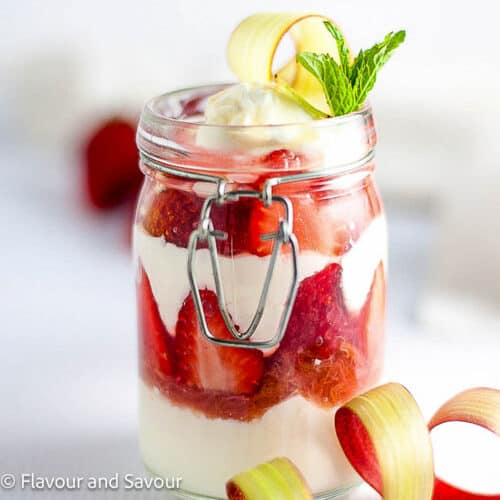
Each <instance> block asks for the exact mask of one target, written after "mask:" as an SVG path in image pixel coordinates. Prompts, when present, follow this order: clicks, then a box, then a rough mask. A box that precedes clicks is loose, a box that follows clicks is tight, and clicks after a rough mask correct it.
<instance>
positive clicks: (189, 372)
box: [175, 290, 264, 394]
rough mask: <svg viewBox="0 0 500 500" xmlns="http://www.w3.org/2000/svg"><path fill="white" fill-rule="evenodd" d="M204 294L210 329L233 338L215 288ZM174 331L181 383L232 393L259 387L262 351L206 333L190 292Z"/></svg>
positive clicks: (262, 368)
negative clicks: (229, 344)
mask: <svg viewBox="0 0 500 500" xmlns="http://www.w3.org/2000/svg"><path fill="white" fill-rule="evenodd" d="M201 298H202V302H203V308H204V311H205V315H206V317H207V322H208V326H209V328H210V331H211V332H212V333H213V334H214V335H215V336H216V337H218V338H221V339H231V338H232V336H231V334H230V332H229V331H228V330H227V328H226V326H225V324H224V320H223V319H222V316H221V313H220V311H219V306H218V304H217V297H216V296H215V294H214V292H212V291H209V290H203V291H201ZM175 331H176V336H175V345H176V348H175V352H176V359H177V366H178V378H179V380H180V381H181V382H182V383H184V384H186V385H187V386H190V387H196V388H198V389H205V390H215V391H222V392H228V393H233V394H250V393H252V392H253V391H254V390H255V389H256V388H257V387H258V385H259V383H260V381H261V378H262V374H263V370H264V360H263V354H262V352H261V351H258V350H255V349H242V348H235V347H226V346H219V345H216V344H214V343H213V342H210V341H209V340H207V339H206V338H205V337H203V334H202V333H201V331H200V328H199V325H198V319H197V317H196V311H195V308H194V303H193V299H192V297H191V296H189V297H188V298H187V299H186V300H185V301H184V304H183V306H182V308H181V310H180V311H179V317H178V320H177V325H176V328H175Z"/></svg>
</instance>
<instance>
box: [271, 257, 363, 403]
mask: <svg viewBox="0 0 500 500" xmlns="http://www.w3.org/2000/svg"><path fill="white" fill-rule="evenodd" d="M341 277H342V269H341V267H340V265H339V264H336V263H333V264H330V265H328V266H327V267H325V268H324V269H323V270H322V271H320V272H318V273H316V274H314V275H313V276H310V277H309V278H306V279H304V280H303V281H302V283H301V285H300V287H299V290H298V293H297V298H296V301H295V304H294V307H293V311H292V315H291V317H290V321H289V323H288V327H287V330H286V332H285V336H284V339H283V341H282V343H281V345H280V349H279V350H278V352H277V353H276V355H275V356H276V363H277V364H278V365H281V366H288V369H289V372H288V374H287V375H286V376H287V377H289V378H292V379H293V380H294V381H295V384H296V385H297V387H298V389H299V390H300V391H301V393H302V394H303V395H304V396H305V397H307V398H309V399H311V400H313V401H315V402H316V403H317V404H319V405H323V406H333V405H335V404H337V403H338V402H339V401H343V400H345V399H347V398H348V397H349V396H350V395H352V394H353V393H354V391H355V390H356V388H357V386H358V383H357V370H358V368H359V366H360V364H361V363H362V362H363V359H362V358H361V357H360V355H359V354H358V350H357V348H356V347H355V346H354V344H355V343H356V340H357V339H356V336H357V335H358V332H357V330H356V325H355V324H354V323H353V321H352V318H351V317H350V316H349V313H348V311H347V310H346V308H345V306H344V299H343V295H342V289H341V286H340V285H341ZM273 357H274V356H273Z"/></svg>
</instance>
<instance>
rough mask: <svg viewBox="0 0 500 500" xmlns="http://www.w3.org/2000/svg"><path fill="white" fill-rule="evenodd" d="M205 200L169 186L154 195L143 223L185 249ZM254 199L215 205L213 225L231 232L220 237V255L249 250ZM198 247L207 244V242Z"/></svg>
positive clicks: (152, 233)
mask: <svg viewBox="0 0 500 500" xmlns="http://www.w3.org/2000/svg"><path fill="white" fill-rule="evenodd" d="M204 201H205V200H204V198H201V197H200V196H198V195H197V194H196V193H194V192H191V191H186V190H184V189H177V188H167V189H165V190H163V191H161V192H159V193H157V194H154V195H153V196H152V198H151V202H150V203H149V206H148V207H147V208H146V210H145V215H144V217H143V219H142V223H143V226H144V228H145V229H146V231H147V232H148V233H150V234H151V235H152V236H163V237H164V238H165V240H166V241H168V242H169V243H173V244H174V245H177V246H179V247H183V248H186V247H187V245H188V242H189V237H190V235H191V233H192V232H193V231H194V230H195V229H196V228H197V227H198V223H199V220H200V214H201V209H202V206H203V202H204ZM252 201H253V200H250V199H241V200H239V201H238V202H234V203H233V202H226V203H225V204H224V205H223V206H221V207H218V206H214V207H212V211H211V214H210V216H211V219H212V222H213V224H214V227H215V228H216V229H219V230H222V231H225V232H226V233H227V235H228V237H227V239H225V240H217V249H218V251H219V253H220V254H222V255H236V254H238V253H242V252H245V251H247V249H248V238H247V231H246V228H247V227H248V220H249V217H250V210H251V207H252V205H251V203H252ZM199 247H200V248H203V247H206V243H201V244H200V245H199Z"/></svg>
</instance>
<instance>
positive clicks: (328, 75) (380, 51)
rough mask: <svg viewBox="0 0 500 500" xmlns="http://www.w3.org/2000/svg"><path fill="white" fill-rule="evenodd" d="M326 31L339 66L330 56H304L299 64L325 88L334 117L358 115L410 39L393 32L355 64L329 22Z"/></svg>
mask: <svg viewBox="0 0 500 500" xmlns="http://www.w3.org/2000/svg"><path fill="white" fill-rule="evenodd" d="M324 24H325V27H326V29H327V30H328V31H329V32H330V34H331V35H332V36H333V38H334V39H335V41H336V44H337V49H338V53H339V62H337V61H335V59H333V57H331V56H330V55H329V54H316V53H314V52H301V53H300V54H298V55H297V62H298V63H299V64H301V65H302V66H303V67H304V68H305V69H306V70H307V71H309V72H310V73H311V74H312V75H313V76H314V77H315V78H316V79H317V80H318V81H319V83H320V84H321V87H322V89H323V92H324V94H325V98H326V102H327V103H328V107H329V108H330V111H331V113H332V115H333V116H340V115H346V114H348V113H352V112H353V111H358V110H359V109H360V108H361V107H362V106H363V104H364V102H365V100H366V97H367V95H368V93H369V92H370V91H371V90H372V89H373V86H374V85H375V82H376V80H377V74H378V72H379V71H380V69H381V68H382V66H383V65H384V64H385V63H386V62H387V61H388V60H389V59H390V57H391V55H392V53H393V52H394V51H395V50H396V49H397V47H399V45H401V44H402V43H403V42H404V40H405V37H406V32H405V31H397V32H396V33H394V32H391V33H389V34H387V35H386V37H385V38H384V40H383V41H382V42H380V43H377V44H375V45H374V46H373V47H371V48H370V49H367V50H360V51H359V54H358V55H357V56H356V57H355V58H354V60H353V61H351V54H350V51H349V48H348V47H347V43H346V41H345V39H344V36H343V35H342V33H341V32H340V30H339V29H338V28H337V27H335V26H334V25H333V24H332V23H330V22H329V21H325V23H324Z"/></svg>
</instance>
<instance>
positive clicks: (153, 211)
mask: <svg viewBox="0 0 500 500" xmlns="http://www.w3.org/2000/svg"><path fill="white" fill-rule="evenodd" d="M202 205H203V199H201V198H199V197H198V196H196V194H195V193H192V192H189V191H184V190H182V189H174V188H167V189H165V190H164V191H161V192H159V193H158V194H155V195H153V196H152V198H151V202H150V205H149V206H148V207H146V213H145V215H144V218H143V221H142V222H143V225H144V228H145V229H146V231H147V232H148V233H150V234H151V235H152V236H164V237H165V239H166V240H167V241H168V242H170V243H173V244H174V245H177V246H180V247H186V246H187V244H188V240H189V235H190V234H191V232H192V231H193V230H194V229H196V226H197V225H198V221H199V219H200V212H201V207H202Z"/></svg>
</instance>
